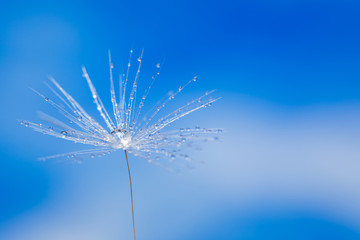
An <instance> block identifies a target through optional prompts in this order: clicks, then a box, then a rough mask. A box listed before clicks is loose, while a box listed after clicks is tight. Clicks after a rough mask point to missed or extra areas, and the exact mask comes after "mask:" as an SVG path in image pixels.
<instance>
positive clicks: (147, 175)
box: [0, 0, 360, 240]
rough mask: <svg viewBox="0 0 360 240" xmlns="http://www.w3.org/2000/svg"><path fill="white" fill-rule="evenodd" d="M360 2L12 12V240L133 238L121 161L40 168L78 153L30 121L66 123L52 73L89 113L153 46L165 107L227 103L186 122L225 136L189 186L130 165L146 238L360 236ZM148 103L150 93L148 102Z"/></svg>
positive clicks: (1, 42) (6, 82)
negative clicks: (44, 118) (208, 100)
mask: <svg viewBox="0 0 360 240" xmlns="http://www.w3.org/2000/svg"><path fill="white" fill-rule="evenodd" d="M359 24H360V2H359V1H355V0H354V1H351V0H344V1H317V0H311V1H307V0H303V1H295V0H293V1H291V0H289V1H281V0H280V1H276V0H275V1H257V0H253V1H235V0H233V1H230V0H223V1H197V0H192V1H190V0H182V1H122V0H120V1H112V2H111V1H107V0H103V1H98V2H96V3H94V2H90V1H76V0H72V1H67V0H64V1H58V2H56V1H0V104H1V105H0V107H1V110H2V113H1V114H0V239H3V240H22V239H27V240H33V239H34V240H35V239H36V240H48V239H51V240H58V239H59V240H63V239H68V240H82V239H84V240H85V239H86V240H99V239H106V240H115V239H131V237H132V235H131V234H132V229H131V208H130V196H129V189H128V176H127V171H126V164H125V160H124V156H123V154H122V153H121V152H116V153H114V154H111V155H109V156H106V157H104V158H99V159H89V160H87V161H84V162H83V163H82V164H74V163H68V162H57V161H48V162H39V161H36V158H37V157H41V156H47V155H52V154H57V153H62V152H66V151H71V150H76V149H78V148H79V147H81V146H79V145H78V144H72V143H67V142H64V141H62V140H59V139H55V138H52V137H49V136H45V135H41V134H39V133H36V132H33V131H31V130H30V129H26V128H24V127H23V126H20V125H19V124H18V122H17V120H18V119H27V120H30V121H34V122H38V119H37V116H36V111H37V110H41V111H44V112H48V113H53V112H54V111H52V110H51V108H50V106H48V105H46V104H45V103H44V101H43V100H42V99H41V98H39V97H38V96H36V94H34V93H33V92H32V91H31V90H30V89H29V88H30V87H31V88H34V89H36V90H38V91H40V92H42V93H45V94H49V96H51V94H50V91H49V90H48V89H47V88H46V86H45V85H44V84H43V82H44V81H46V79H47V76H48V75H52V76H54V77H55V78H56V79H57V80H58V81H59V82H60V83H61V84H62V85H63V86H64V87H65V89H66V90H68V91H69V92H70V93H71V94H72V95H73V96H74V98H75V99H77V100H79V102H80V103H81V104H82V105H83V106H84V107H85V108H86V109H87V110H89V112H91V113H94V114H96V112H95V111H96V110H95V106H94V105H93V103H92V101H91V95H90V93H89V90H88V89H87V86H86V83H85V81H84V79H83V78H82V77H81V65H83V64H84V65H85V66H86V67H87V69H88V72H89V74H90V76H92V79H93V82H94V84H95V86H96V87H97V89H98V92H99V94H100V95H101V96H102V99H103V101H104V102H105V105H106V106H109V107H110V99H109V98H110V96H109V95H110V94H109V80H108V59H107V51H108V49H111V51H112V56H113V61H114V63H115V68H118V69H119V68H121V66H124V65H125V64H126V61H127V59H128V53H129V50H130V49H134V51H135V54H137V55H138V54H140V52H141V49H142V48H144V58H143V64H144V75H146V74H151V73H152V70H153V69H155V65H156V63H157V62H161V63H163V68H162V73H161V75H160V78H159V80H158V81H157V83H156V85H154V89H153V92H152V95H151V99H153V101H154V102H155V101H156V100H157V99H159V98H161V96H163V94H166V92H167V91H168V90H171V89H177V87H178V86H179V85H181V84H183V83H185V82H186V81H188V80H189V79H191V78H192V77H193V76H195V75H198V76H199V78H198V81H197V82H196V83H195V84H194V85H193V86H191V87H189V88H188V89H187V90H186V91H184V94H183V95H182V96H179V98H178V99H177V101H179V103H185V102H186V101H187V100H188V99H189V98H191V97H195V96H198V95H200V94H201V93H203V92H204V91H206V90H211V89H217V92H216V96H221V97H222V99H221V100H220V101H219V102H217V103H216V104H214V106H213V107H211V108H207V109H203V110H201V112H197V113H194V114H192V116H191V115H190V116H189V117H188V118H186V119H184V120H182V121H181V122H179V125H184V126H185V127H186V126H189V127H193V126H195V125H200V126H204V127H222V128H225V129H226V131H225V133H224V134H222V136H221V139H222V141H220V142H212V143H204V144H202V150H201V151H193V153H192V155H193V157H194V159H196V160H197V162H204V163H202V164H197V165H196V167H195V169H191V170H190V169H184V170H183V171H182V174H181V175H176V174H173V173H170V172H167V171H165V170H164V169H162V168H159V167H156V166H153V165H151V164H148V163H147V162H146V161H145V160H142V159H138V158H135V157H133V156H130V161H131V167H132V173H133V181H134V182H133V184H134V198H135V214H136V223H137V235H138V239H156V240H163V239H179V240H180V239H189V240H192V239H211V240H212V239H214V240H215V239H216V240H218V239H245V240H247V239H251V240H255V239H360V207H359V204H358V203H359V201H360V175H359V171H360V147H359V145H360V44H359V43H360V28H359ZM149 97H150V96H149Z"/></svg>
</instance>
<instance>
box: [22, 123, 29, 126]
mask: <svg viewBox="0 0 360 240" xmlns="http://www.w3.org/2000/svg"><path fill="white" fill-rule="evenodd" d="M22 124H24V126H25V127H29V126H30V124H29V122H22Z"/></svg>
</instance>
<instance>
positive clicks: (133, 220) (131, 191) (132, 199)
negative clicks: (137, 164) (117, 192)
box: [124, 150, 136, 240]
mask: <svg viewBox="0 0 360 240" xmlns="http://www.w3.org/2000/svg"><path fill="white" fill-rule="evenodd" d="M124 152H125V157H126V164H127V168H128V173H129V183H130V195H131V212H132V222H133V229H134V240H136V233H135V216H134V198H133V190H132V182H131V173H130V166H129V159H128V155H127V151H126V150H124Z"/></svg>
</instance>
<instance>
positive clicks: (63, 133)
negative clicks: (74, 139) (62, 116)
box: [60, 131, 68, 137]
mask: <svg viewBox="0 0 360 240" xmlns="http://www.w3.org/2000/svg"><path fill="white" fill-rule="evenodd" d="M60 133H61V134H62V135H63V137H66V136H67V135H68V132H67V131H61V132H60Z"/></svg>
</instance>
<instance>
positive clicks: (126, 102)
mask: <svg viewBox="0 0 360 240" xmlns="http://www.w3.org/2000/svg"><path fill="white" fill-rule="evenodd" d="M133 54H134V52H133V50H131V51H130V57H129V62H128V64H127V69H126V71H125V72H122V73H120V75H119V93H118V94H116V92H115V88H114V80H113V69H114V64H113V63H112V61H111V54H110V51H109V70H110V71H109V72H110V94H111V103H112V112H113V114H111V115H112V116H113V117H110V115H109V113H108V111H107V110H106V109H105V107H104V104H103V102H102V101H101V99H100V96H99V94H98V92H97V91H96V88H95V86H94V85H93V83H92V81H91V79H90V76H89V74H88V72H87V70H86V68H85V67H84V66H83V67H82V76H83V77H84V78H85V80H86V81H87V84H88V86H89V88H90V91H91V94H92V98H93V102H94V103H95V105H96V109H97V111H98V112H99V114H100V116H101V118H102V119H103V121H104V125H105V127H104V126H103V124H100V123H99V122H97V121H95V120H94V118H92V117H91V116H90V115H89V114H88V113H87V112H86V111H85V110H84V108H83V107H82V106H81V105H80V104H79V103H78V102H77V101H76V100H75V99H74V98H73V97H72V96H71V95H70V94H69V93H67V92H66V91H65V89H64V88H63V87H62V86H61V85H60V84H59V83H58V82H57V81H56V80H55V79H54V78H52V77H50V78H49V80H50V82H51V83H52V84H53V85H54V87H51V86H50V85H49V84H47V86H48V87H49V88H50V90H51V91H52V92H53V93H54V94H55V95H56V96H57V98H58V100H59V101H60V103H56V102H55V101H53V100H52V99H51V98H48V97H45V96H44V95H42V94H40V93H38V92H37V91H35V90H34V92H35V93H37V94H38V95H39V96H40V97H42V98H43V99H44V101H45V102H46V103H48V104H50V105H51V106H52V107H54V108H55V109H56V110H57V111H58V112H59V113H60V114H61V115H63V116H64V117H65V118H66V119H67V120H66V122H68V123H70V124H71V126H68V125H67V124H65V123H63V122H62V121H60V120H58V119H56V118H54V117H50V116H48V115H46V114H40V117H41V118H42V119H43V120H44V121H45V122H47V123H48V124H43V123H41V124H36V123H31V122H28V121H20V123H21V124H22V125H24V126H25V127H30V128H32V129H34V130H35V131H38V132H41V133H43V134H47V135H51V136H54V137H58V138H62V139H66V140H70V141H73V142H75V143H82V144H86V145H91V146H94V147H95V148H92V149H88V150H80V151H76V152H70V153H64V154H57V155H52V156H48V157H43V158H40V159H41V160H46V159H52V158H71V159H74V160H76V161H79V160H80V159H81V158H86V157H89V158H95V157H97V156H99V157H100V156H104V155H106V154H108V153H111V152H113V151H116V150H123V151H124V152H125V157H126V162H127V167H128V174H129V181H130V191H131V207H132V219H133V228H134V239H136V235H135V220H134V208H133V195H132V182H131V174H130V167H129V161H128V155H127V153H131V154H133V155H135V156H139V157H143V158H145V159H146V160H147V161H148V162H151V163H154V164H157V165H162V164H160V162H159V160H160V159H161V156H162V157H164V158H167V159H169V162H173V161H175V160H176V159H177V158H180V159H183V160H185V161H186V162H189V161H190V160H191V158H190V157H189V156H188V155H187V154H183V153H180V149H179V148H180V147H181V146H182V145H183V144H184V143H188V144H187V146H191V143H192V142H193V141H194V140H200V141H208V140H217V139H218V138H217V137H214V136H212V137H211V136H208V135H209V134H210V135H212V134H218V133H220V132H222V130H221V129H203V128H200V127H199V126H196V127H195V128H193V129H191V128H185V129H184V128H180V129H179V130H167V127H169V126H170V124H172V123H173V122H175V121H177V120H179V119H181V118H183V117H185V116H187V115H188V114H190V113H192V112H194V111H197V110H199V109H202V108H205V107H208V106H210V105H211V104H212V103H213V102H215V101H217V100H218V99H212V98H210V97H209V95H210V94H211V93H213V92H214V91H209V92H206V93H204V95H202V96H200V97H198V98H196V99H194V100H192V101H190V102H188V103H186V104H185V105H183V106H182V107H180V108H178V109H176V110H174V111H173V112H170V113H168V114H166V115H163V116H158V115H159V113H160V112H161V111H162V110H163V109H164V108H165V107H166V106H167V105H168V103H169V102H170V101H172V100H173V99H174V98H175V97H176V96H177V95H178V94H180V92H182V91H184V89H185V88H186V87H187V86H188V85H189V84H190V83H192V82H196V81H197V76H195V77H193V78H192V79H191V80H190V81H188V82H187V83H186V84H184V85H182V86H180V87H178V89H177V91H175V92H172V91H170V92H169V94H168V95H167V96H165V98H164V100H163V101H161V102H160V103H158V104H156V105H155V107H154V108H153V111H152V112H149V113H147V114H144V113H143V112H142V109H143V107H144V105H145V102H146V99H147V96H148V94H149V92H150V89H151V87H152V85H153V83H154V81H155V80H156V79H157V78H158V77H159V75H160V63H157V64H156V69H155V70H156V71H155V74H154V75H153V76H152V77H151V81H150V82H151V83H150V85H149V87H148V88H147V89H146V90H145V92H144V94H143V95H142V97H140V98H139V100H140V101H137V97H138V96H137V89H138V80H139V76H140V70H141V64H142V60H143V52H141V54H140V55H139V56H138V57H137V58H136V61H137V69H136V74H135V78H134V80H133V81H132V82H129V72H130V68H131V65H132V55H133ZM128 91H130V93H128ZM117 95H118V96H117ZM139 119H140V120H141V121H139Z"/></svg>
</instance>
